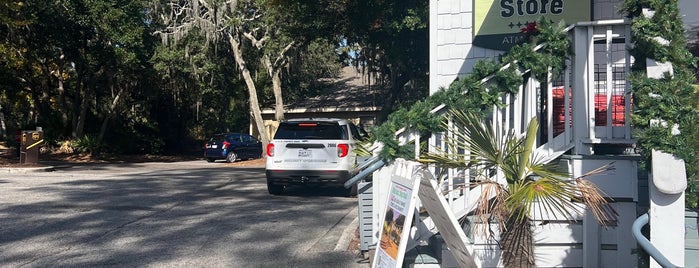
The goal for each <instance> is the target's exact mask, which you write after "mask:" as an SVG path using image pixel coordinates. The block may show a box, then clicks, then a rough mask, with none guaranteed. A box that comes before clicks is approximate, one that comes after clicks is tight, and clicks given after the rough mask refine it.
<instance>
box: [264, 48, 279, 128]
mask: <svg viewBox="0 0 699 268" xmlns="http://www.w3.org/2000/svg"><path fill="white" fill-rule="evenodd" d="M262 61H263V63H264V65H265V66H266V67H267V73H268V74H269V76H270V78H272V91H273V92H274V120H277V121H281V120H282V119H284V99H282V78H281V66H274V65H273V64H272V61H270V59H269V57H268V56H267V55H265V56H264V57H263V59H262Z"/></svg>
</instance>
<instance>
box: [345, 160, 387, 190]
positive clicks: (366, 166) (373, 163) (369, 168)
mask: <svg viewBox="0 0 699 268" xmlns="http://www.w3.org/2000/svg"><path fill="white" fill-rule="evenodd" d="M384 165H386V162H385V161H384V160H383V159H381V158H379V157H377V156H375V157H372V158H370V159H369V160H367V161H366V162H365V163H363V164H362V165H361V166H360V167H358V168H357V170H362V171H361V172H359V173H357V175H354V177H352V178H351V179H349V180H347V181H346V182H345V184H344V186H345V188H347V189H349V188H350V187H352V185H354V184H356V183H357V182H359V180H361V179H363V178H364V177H366V176H367V175H369V174H371V173H374V171H377V170H379V169H380V168H381V167H383V166H384Z"/></svg>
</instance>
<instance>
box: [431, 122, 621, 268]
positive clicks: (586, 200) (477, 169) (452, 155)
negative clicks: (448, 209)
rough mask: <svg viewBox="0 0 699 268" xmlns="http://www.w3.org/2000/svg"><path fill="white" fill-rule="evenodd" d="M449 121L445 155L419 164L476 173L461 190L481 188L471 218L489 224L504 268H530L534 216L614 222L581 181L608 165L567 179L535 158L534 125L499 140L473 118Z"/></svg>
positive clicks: (612, 214)
mask: <svg viewBox="0 0 699 268" xmlns="http://www.w3.org/2000/svg"><path fill="white" fill-rule="evenodd" d="M448 118H451V121H452V122H451V124H446V123H445V124H444V127H445V128H446V129H447V130H448V131H449V132H450V133H453V135H448V137H446V138H445V139H446V140H445V143H446V145H447V147H446V148H447V149H444V150H438V151H436V152H432V153H427V154H425V155H423V156H422V157H421V160H420V161H422V162H423V163H426V164H429V165H434V166H436V167H437V170H442V171H445V170H447V169H448V168H457V169H461V170H467V169H468V170H471V171H473V172H474V173H475V176H471V177H472V179H471V180H470V181H469V183H467V184H466V185H463V187H476V186H481V187H482V191H481V194H480V196H479V198H478V201H477V208H476V210H475V211H474V214H475V217H476V219H477V221H478V222H481V223H493V224H492V226H493V227H492V228H498V229H499V231H500V232H499V233H500V237H499V238H496V239H497V240H498V242H499V244H500V245H501V249H502V253H503V254H502V260H503V264H504V265H505V267H535V261H534V260H535V259H534V254H533V252H534V250H533V249H534V241H533V226H532V220H531V217H532V216H533V213H536V211H540V212H544V213H546V214H549V215H563V217H565V218H566V219H567V220H570V221H573V220H574V219H575V215H579V214H581V213H582V210H583V209H584V208H585V207H586V208H587V209H588V211H589V213H593V215H594V216H595V218H596V219H597V220H598V221H599V222H601V223H602V224H603V225H604V223H608V222H611V221H615V220H616V217H617V213H616V212H615V211H614V210H613V209H612V208H611V206H609V204H608V202H607V201H606V200H605V198H604V197H603V195H602V194H603V193H601V191H599V190H598V188H597V187H596V186H595V185H594V184H593V183H592V182H590V181H588V180H586V179H585V177H587V176H591V175H594V174H595V173H601V172H604V171H606V170H610V169H612V168H613V166H612V165H611V164H609V165H606V166H603V167H601V168H598V169H596V170H594V171H592V172H589V173H588V174H585V175H584V176H582V177H579V178H572V176H571V175H570V174H569V173H568V172H567V171H564V170H561V168H559V166H558V165H556V164H554V163H550V161H547V160H546V159H544V157H541V156H538V155H537V154H536V153H535V149H536V148H535V146H536V144H535V141H536V133H537V131H538V121H537V120H536V119H532V120H531V122H530V123H529V126H528V128H527V132H526V133H525V134H524V135H516V134H514V133H507V134H506V135H504V136H499V135H495V134H494V132H493V131H492V129H491V128H490V127H487V126H486V125H485V124H484V122H483V120H482V119H481V118H479V117H478V116H476V115H474V114H472V113H467V112H461V111H451V112H450V114H449V115H448ZM474 173H472V174H474ZM493 174H499V176H493ZM440 177H443V176H440ZM581 204H584V205H586V206H585V207H583V206H581ZM482 226H483V228H479V230H475V232H476V233H477V234H479V235H487V234H492V232H490V231H491V230H490V228H491V224H484V225H482Z"/></svg>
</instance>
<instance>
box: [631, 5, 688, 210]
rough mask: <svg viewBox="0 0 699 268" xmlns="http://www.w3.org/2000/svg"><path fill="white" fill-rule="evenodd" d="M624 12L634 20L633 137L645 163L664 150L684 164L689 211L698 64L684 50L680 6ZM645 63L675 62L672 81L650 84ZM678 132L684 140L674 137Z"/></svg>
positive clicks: (633, 8) (635, 7) (634, 8)
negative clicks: (648, 12)
mask: <svg viewBox="0 0 699 268" xmlns="http://www.w3.org/2000/svg"><path fill="white" fill-rule="evenodd" d="M643 8H649V9H651V10H654V11H655V15H654V16H653V17H651V18H646V17H645V16H643V15H642V9H643ZM623 10H624V11H625V12H626V13H627V14H628V17H629V18H632V19H633V23H632V25H631V31H632V35H633V37H634V44H635V46H634V48H633V49H632V50H631V52H632V55H633V56H634V57H635V58H636V59H637V60H636V61H635V64H634V67H633V69H634V70H635V71H634V73H633V75H632V76H631V79H630V81H631V85H632V86H631V88H632V90H633V104H634V108H633V114H632V120H633V124H634V129H633V130H634V133H633V134H634V137H635V138H637V139H638V148H639V150H640V152H641V153H642V154H643V155H644V156H645V157H646V158H649V157H650V151H651V150H661V151H664V152H667V153H672V154H674V155H676V156H678V157H679V158H681V159H683V160H684V161H685V166H686V169H687V179H688V181H689V187H688V190H687V195H686V196H687V206H688V207H696V206H697V190H698V189H697V181H698V180H699V142H697V138H699V127H698V126H697V120H699V92H697V90H696V89H695V87H694V86H693V84H694V83H695V82H696V78H695V75H694V74H695V69H696V67H697V61H698V59H697V58H696V57H694V56H692V54H691V53H690V52H689V50H688V49H687V48H686V45H687V44H686V40H685V38H684V24H683V22H682V20H681V19H680V17H679V10H678V5H677V0H670V1H667V0H626V1H625V2H624V6H623ZM656 37H661V38H663V39H665V40H668V41H669V45H662V44H660V43H659V42H658V41H657V40H656ZM646 58H650V59H654V60H656V61H658V62H671V63H672V66H673V72H674V75H669V74H666V75H665V77H663V78H661V79H652V78H647V77H646V74H645V68H646V65H645V60H643V59H646ZM639 59H640V60H639ZM652 122H656V123H652ZM674 126H676V127H677V128H676V130H679V132H680V134H677V133H673V128H674ZM648 160H649V159H648Z"/></svg>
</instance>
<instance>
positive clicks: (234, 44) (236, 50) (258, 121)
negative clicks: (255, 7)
mask: <svg viewBox="0 0 699 268" xmlns="http://www.w3.org/2000/svg"><path fill="white" fill-rule="evenodd" d="M228 42H229V43H230V44H231V50H232V51H233V56H234V57H235V62H236V63H237V64H238V68H239V69H240V73H241V74H242V75H243V80H245V85H246V86H247V88H248V94H249V95H250V96H249V98H250V113H251V115H252V119H253V122H254V124H255V127H256V128H257V132H258V133H259V134H260V141H262V145H263V146H264V147H266V146H267V144H268V143H269V138H268V137H267V131H265V124H264V121H263V120H262V111H260V103H259V101H258V100H257V88H256V87H255V82H254V80H253V79H252V76H251V75H250V70H248V67H247V63H245V59H243V52H242V51H241V48H240V42H239V41H238V40H237V39H236V38H235V36H233V35H232V34H231V33H229V34H228Z"/></svg>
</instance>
